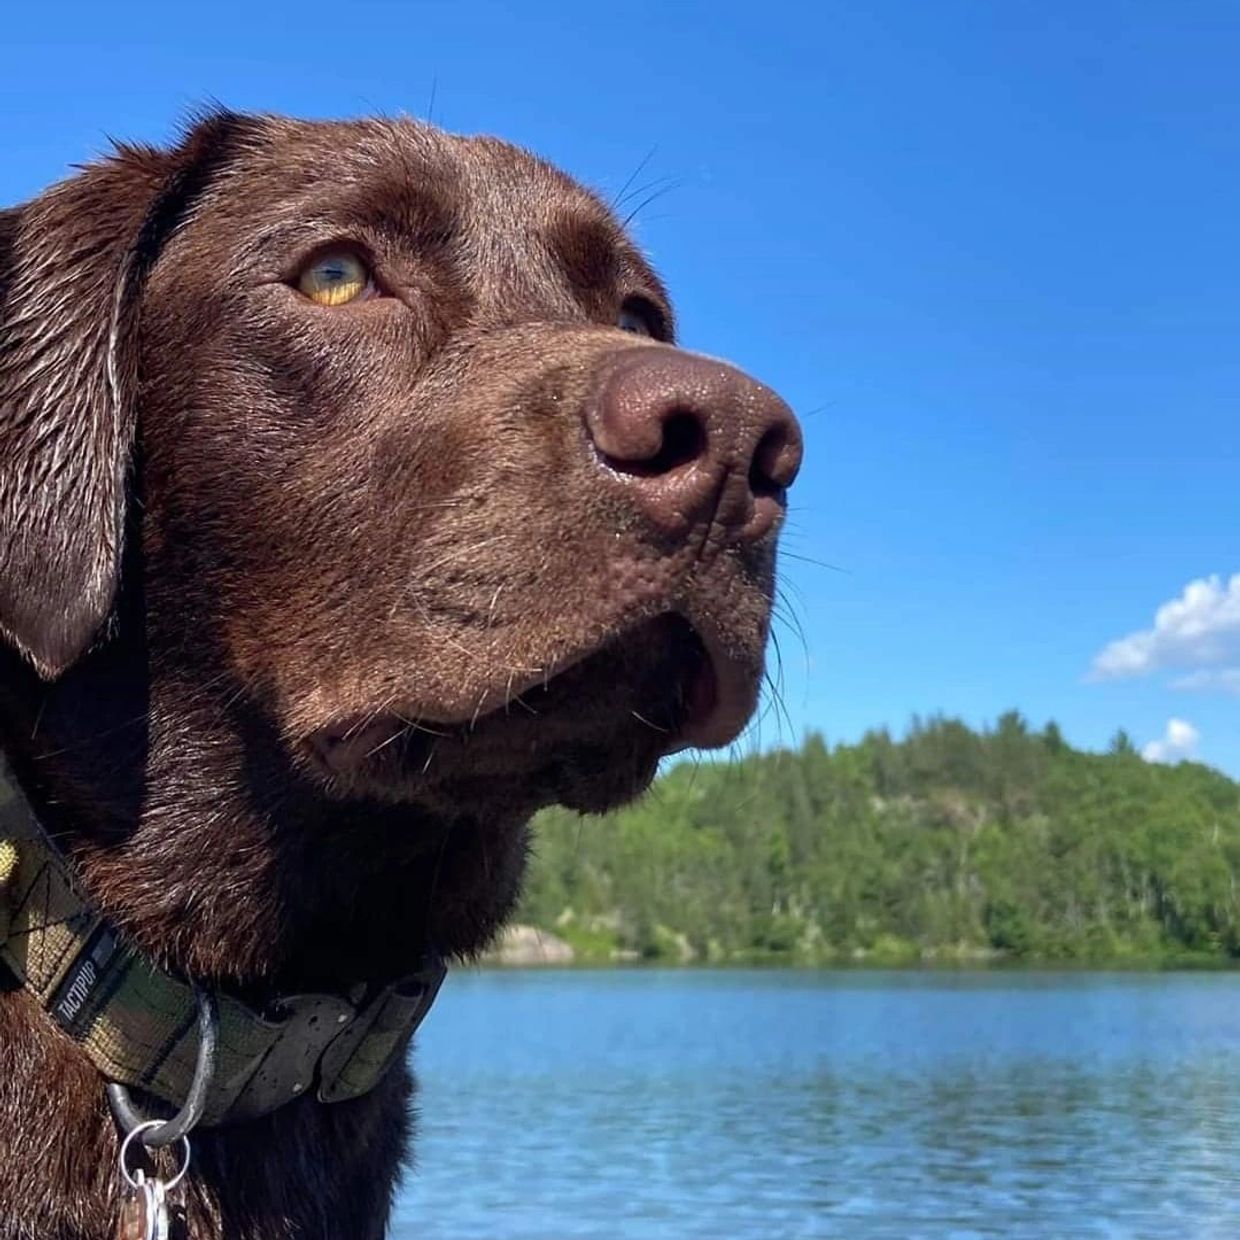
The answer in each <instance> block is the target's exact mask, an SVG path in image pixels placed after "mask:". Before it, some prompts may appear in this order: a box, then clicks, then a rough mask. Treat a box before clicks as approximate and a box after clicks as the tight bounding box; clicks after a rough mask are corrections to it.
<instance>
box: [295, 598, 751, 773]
mask: <svg viewBox="0 0 1240 1240" xmlns="http://www.w3.org/2000/svg"><path fill="white" fill-rule="evenodd" d="M664 614H665V615H681V618H682V619H684V620H685V621H686V622H687V623H688V625H689V627H690V629H691V630H692V632H693V634H694V636H695V637H696V638H697V640H698V641H699V642H700V644H701V650H702V657H701V658H700V660H699V662H698V665H697V666H696V667H694V668H692V669H691V670H690V672H689V675H688V676H687V678H686V681H685V687H684V695H683V709H682V712H681V717H680V719H679V720H678V722H677V725H676V727H675V728H674V729H673V730H671V731H670V732H669V733H668V734H667V739H666V742H665V744H664V746H663V750H664V753H666V754H674V753H680V752H682V751H683V750H686V749H719V748H722V747H723V746H725V745H728V744H731V742H732V741H734V740H735V739H736V738H737V737H738V736H739V735H740V734H741V732H742V731H743V730H744V728H745V725H746V723H747V722H748V720H749V717H750V715H751V714H752V713H753V709H754V706H755V704H756V702H757V697H758V690H759V679H760V678H759V676H758V675H757V674H756V673H755V671H754V670H753V666H752V662H751V661H750V660H746V659H741V658H737V657H734V656H733V655H731V654H730V653H729V652H728V649H727V646H726V645H725V643H724V641H723V639H722V636H721V635H720V634H719V633H718V632H717V630H716V629H715V628H714V626H712V625H708V624H703V623H700V622H697V621H695V620H693V619H691V618H689V617H688V616H685V615H683V613H676V612H670V613H664ZM638 627H640V626H631V627H629V628H627V629H626V630H625V632H628V633H631V632H633V631H634V630H635V629H636V628H638ZM598 649H599V648H598V647H597V646H591V647H588V648H585V649H582V650H580V651H576V652H574V653H573V654H571V655H568V656H565V657H564V658H561V659H558V660H555V661H553V662H552V663H550V664H549V665H548V667H547V668H546V670H545V671H539V672H538V673H536V674H529V675H527V676H525V677H521V678H514V679H513V680H511V681H510V682H508V683H507V684H505V685H504V686H503V687H502V688H501V689H497V690H492V691H491V692H489V693H487V694H485V695H483V696H482V698H481V701H480V704H479V706H478V707H477V708H476V709H474V710H472V711H470V712H469V714H464V713H456V712H451V711H434V710H428V709H427V708H426V707H425V706H423V705H422V704H418V705H416V706H410V707H409V709H407V710H402V711H400V712H399V713H398V712H396V711H390V710H389V711H382V712H379V713H377V714H375V715H371V716H366V717H358V716H354V717H352V718H345V719H341V720H338V721H335V722H333V723H330V724H328V725H327V726H325V727H322V728H319V729H317V730H316V731H315V732H314V733H312V734H311V735H310V736H309V737H308V738H307V744H308V746H309V748H310V750H311V751H312V752H313V753H314V755H315V757H316V758H317V759H318V761H319V762H320V763H321V764H322V765H324V766H325V767H326V768H327V769H328V770H330V771H333V772H336V773H344V772H346V771H349V770H354V769H356V768H357V766H358V765H359V764H360V763H361V762H363V761H364V760H365V759H366V758H368V757H370V756H372V755H373V754H374V753H376V752H377V751H379V750H381V749H382V748H383V747H384V746H386V745H388V744H391V743H394V742H396V741H397V740H398V739H399V737H400V735H401V734H402V733H404V732H407V731H409V730H411V729H412V730H415V731H421V732H425V733H427V734H428V735H430V736H431V737H434V736H438V735H456V734H459V733H461V732H470V731H472V730H473V729H474V728H475V727H477V726H478V725H480V724H481V723H482V721H483V720H484V719H486V718H488V717H489V716H491V715H494V714H496V713H497V712H499V711H501V710H505V709H507V708H509V707H510V706H511V705H512V704H513V703H515V702H517V701H518V700H519V699H520V698H521V696H522V695H523V694H526V693H528V692H530V691H531V690H532V689H535V688H538V687H539V686H542V685H546V684H549V683H550V682H551V681H553V680H555V679H556V678H557V677H559V676H562V675H563V674H564V673H566V672H568V671H571V670H572V669H573V668H575V667H577V666H578V665H579V664H581V663H584V662H585V661H586V660H587V659H589V658H590V657H591V656H593V655H594V654H596V653H598Z"/></svg>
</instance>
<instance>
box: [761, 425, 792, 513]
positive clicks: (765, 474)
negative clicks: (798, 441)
mask: <svg viewBox="0 0 1240 1240" xmlns="http://www.w3.org/2000/svg"><path fill="white" fill-rule="evenodd" d="M797 456H798V453H797V451H796V449H795V447H794V445H793V444H791V443H790V442H789V438H788V431H787V429H786V428H785V427H783V426H773V427H771V429H770V430H768V431H767V432H766V434H765V435H763V436H762V438H761V439H760V440H759V441H758V447H757V450H756V451H755V452H754V454H753V460H752V461H751V462H750V465H749V490H750V491H751V492H752V493H753V495H755V496H759V497H760V496H766V495H771V496H775V497H776V498H782V497H783V494H784V492H785V491H786V490H787V489H788V487H790V486H791V485H792V481H793V479H794V478H795V477H796V472H797Z"/></svg>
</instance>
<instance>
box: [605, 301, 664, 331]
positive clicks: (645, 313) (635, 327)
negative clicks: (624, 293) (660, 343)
mask: <svg viewBox="0 0 1240 1240" xmlns="http://www.w3.org/2000/svg"><path fill="white" fill-rule="evenodd" d="M662 324H663V316H662V315H661V314H660V313H659V311H658V310H657V309H656V308H655V307H654V306H652V305H651V304H650V302H648V301H647V300H646V299H645V298H644V297H629V298H627V299H626V300H625V302H624V305H622V306H621V307H620V316H619V318H617V320H616V326H617V327H618V328H620V330H621V331H622V332H633V334H634V335H637V336H649V337H650V338H651V339H653V340H660V339H662V335H663V328H662Z"/></svg>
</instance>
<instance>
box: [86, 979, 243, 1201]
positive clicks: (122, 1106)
mask: <svg viewBox="0 0 1240 1240" xmlns="http://www.w3.org/2000/svg"><path fill="white" fill-rule="evenodd" d="M194 998H195V999H196V1000H197V1002H198V1059H197V1061H196V1063H195V1064H194V1079H193V1081H191V1082H190V1087H189V1092H188V1093H187V1094H186V1095H185V1102H184V1104H183V1105H182V1107H181V1109H180V1110H179V1111H178V1112H177V1113H176V1114H175V1115H174V1116H173V1117H172V1118H171V1119H169V1120H158V1119H147V1118H146V1117H145V1116H144V1115H142V1114H141V1112H139V1111H138V1109H137V1108H136V1107H135V1106H134V1104H133V1099H132V1098H130V1096H129V1090H128V1089H127V1088H126V1087H125V1086H124V1085H121V1084H118V1083H117V1082H115V1081H113V1082H110V1083H109V1084H108V1086H107V1096H108V1105H109V1106H110V1107H111V1108H112V1116H113V1118H114V1119H115V1120H116V1122H117V1124H119V1125H120V1127H121V1130H122V1131H123V1132H124V1133H125V1142H124V1145H127V1144H128V1143H129V1141H130V1140H131V1139H132V1138H133V1137H135V1136H136V1135H137V1134H138V1133H141V1134H142V1144H143V1145H145V1146H146V1147H147V1148H148V1149H160V1148H162V1147H163V1146H165V1145H171V1144H172V1143H173V1142H174V1141H184V1140H185V1137H186V1135H187V1134H188V1133H189V1132H191V1131H192V1130H193V1128H194V1127H195V1125H196V1124H197V1123H198V1121H199V1120H200V1119H202V1113H203V1111H204V1110H205V1109H206V1105H207V1094H208V1092H209V1091H210V1088H211V1080H212V1078H213V1077H214V1075H215V1048H216V1044H217V1042H218V1041H219V1032H220V1008H219V1003H218V1001H217V1000H216V997H215V995H214V994H212V993H211V992H210V991H209V990H207V989H205V988H204V987H202V986H198V985H195V986H194ZM124 1145H122V1147H121V1148H122V1161H121V1166H122V1168H123V1167H124V1158H123V1150H124ZM185 1165H186V1166H188V1165H189V1143H188V1142H186V1150H185ZM184 1173H185V1167H182V1168H181V1172H180V1174H181V1175H184ZM178 1178H179V1176H178Z"/></svg>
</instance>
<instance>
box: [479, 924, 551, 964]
mask: <svg viewBox="0 0 1240 1240" xmlns="http://www.w3.org/2000/svg"><path fill="white" fill-rule="evenodd" d="M483 963H484V964H499V965H505V966H513V967H529V966H531V965H549V964H572V963H573V949H572V947H571V946H569V944H567V943H566V942H565V941H564V940H563V939H562V938H560V937H559V936H558V935H555V934H552V933H551V932H550V931H548V930H540V929H538V927H537V926H523V925H520V924H514V925H509V926H505V927H504V930H503V932H502V933H501V934H500V936H499V938H498V939H497V940H496V942H495V945H494V947H492V948H491V950H490V951H488V952H487V953H486V955H485V956H484V957H483Z"/></svg>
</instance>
